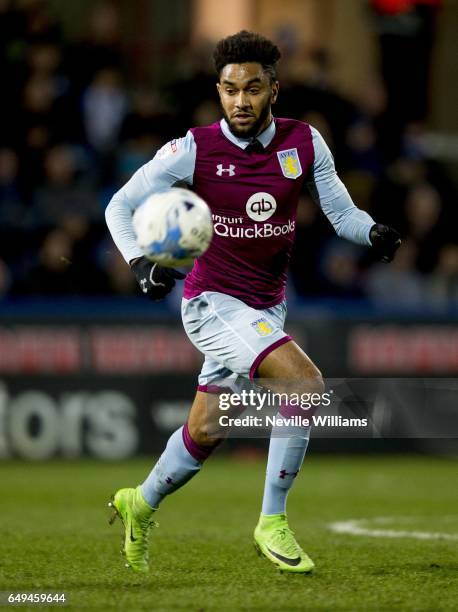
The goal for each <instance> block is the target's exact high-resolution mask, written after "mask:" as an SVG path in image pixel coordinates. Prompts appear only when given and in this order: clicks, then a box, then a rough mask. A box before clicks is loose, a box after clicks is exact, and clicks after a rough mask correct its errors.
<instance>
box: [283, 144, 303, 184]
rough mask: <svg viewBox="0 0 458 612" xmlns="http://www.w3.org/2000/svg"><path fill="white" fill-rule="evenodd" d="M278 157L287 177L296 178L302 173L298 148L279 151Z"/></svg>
mask: <svg viewBox="0 0 458 612" xmlns="http://www.w3.org/2000/svg"><path fill="white" fill-rule="evenodd" d="M277 157H278V161H279V162H280V166H281V171H282V172H283V175H284V176H286V178H290V179H296V178H297V177H298V176H300V175H301V174H302V166H301V161H300V159H299V155H298V153H297V149H296V148H294V149H286V150H285V151H277Z"/></svg>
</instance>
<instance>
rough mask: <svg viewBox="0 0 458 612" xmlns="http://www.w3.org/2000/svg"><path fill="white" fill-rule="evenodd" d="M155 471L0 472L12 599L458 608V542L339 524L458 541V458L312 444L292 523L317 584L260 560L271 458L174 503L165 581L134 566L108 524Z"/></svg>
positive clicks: (162, 561)
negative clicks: (349, 452) (255, 538)
mask: <svg viewBox="0 0 458 612" xmlns="http://www.w3.org/2000/svg"><path fill="white" fill-rule="evenodd" d="M150 464H151V462H150V461H149V460H135V461H129V462H125V463H122V464H118V463H110V464H106V463H105V464H103V463H96V462H93V461H77V462H52V463H45V464H25V463H20V462H7V463H0V482H1V491H2V496H1V506H0V508H1V510H0V517H1V529H2V538H1V556H0V590H2V591H8V592H10V591H13V592H24V591H33V592H52V593H56V592H58V593H59V592H62V591H65V592H66V593H67V594H68V601H69V604H68V607H69V608H70V609H75V610H81V609H85V608H93V609H94V608H98V609H101V610H111V609H113V610H115V609H116V610H127V611H133V612H135V611H137V610H164V611H165V610H167V611H169V610H195V611H213V610H214V611H220V610H259V611H265V610H275V611H280V610H281V611H287V610H307V611H308V610H310V611H314V610H325V611H335V610H349V611H352V612H353V611H357V610H361V611H369V610H374V611H377V612H378V611H383V610H390V611H393V610H415V611H423V610H431V611H434V612H436V611H439V610H457V609H458V586H457V575H458V555H457V549H458V541H457V540H456V539H455V540H453V539H442V540H441V539H424V540H421V539H413V538H411V537H391V538H388V537H370V536H357V535H351V534H346V533H341V534H336V533H333V532H332V531H331V530H330V529H329V526H328V525H329V523H331V522H334V521H346V520H350V519H351V520H357V519H372V523H371V521H370V520H368V521H367V522H366V523H365V525H366V527H369V528H371V527H372V528H373V529H381V528H387V529H389V530H391V531H396V530H400V531H403V532H409V533H410V532H411V531H417V532H418V531H420V532H422V533H424V532H427V533H450V534H453V535H455V536H456V534H458V486H457V485H458V478H457V475H458V464H457V462H456V461H453V460H451V459H437V458H431V457H409V456H406V457H403V456H396V457H393V456H388V457H384V456H377V457H343V456H332V457H329V456H327V457H319V456H313V448H312V452H311V454H310V456H309V457H308V458H307V459H306V462H305V464H304V467H303V469H302V472H301V474H300V476H299V477H298V479H297V481H296V483H295V486H294V488H293V490H292V492H291V494H290V500H289V519H290V525H291V526H292V527H293V529H294V530H295V532H296V535H297V537H298V540H299V541H300V542H301V543H302V545H303V547H304V549H305V550H306V551H307V552H308V553H309V555H310V556H311V557H312V558H313V559H314V561H315V563H316V566H317V570H316V573H315V574H314V575H312V576H301V575H299V576H294V575H285V574H279V573H277V571H276V570H275V568H274V566H272V565H271V564H270V563H269V562H268V561H266V560H263V559H259V558H258V557H257V555H256V554H255V551H254V548H253V544H252V531H253V528H254V526H255V524H256V521H257V517H258V513H259V507H260V499H261V493H262V485H263V479H264V462H261V461H255V462H242V461H240V460H229V459H225V458H224V457H220V458H218V457H216V458H214V459H213V460H212V459H210V460H209V461H208V462H207V465H206V466H205V467H204V469H203V470H202V472H201V474H199V475H198V476H197V477H196V478H195V479H194V480H193V481H192V482H191V483H189V484H188V485H187V486H185V487H184V488H183V489H181V490H180V491H178V492H177V493H175V494H174V495H173V496H171V497H170V498H168V499H166V500H165V502H164V503H163V505H162V507H161V509H160V511H159V512H158V513H157V515H156V517H157V520H158V521H159V523H160V527H159V529H156V530H154V531H153V538H152V545H151V556H152V571H151V573H150V574H149V575H148V576H141V575H140V576H139V575H137V574H133V573H131V571H129V570H126V569H124V567H123V558H122V557H121V555H120V554H119V549H120V539H121V524H120V523H118V524H116V523H115V525H114V526H113V527H111V528H110V527H109V526H108V523H107V519H108V510H107V508H106V505H107V500H108V498H109V495H110V494H111V493H112V492H114V491H115V490H116V489H117V488H119V487H121V486H126V485H127V486H130V485H135V484H137V483H138V482H140V481H141V480H142V479H143V477H144V475H145V474H146V472H147V471H148V469H149V467H150ZM379 517H385V522H383V521H382V523H380V521H379V520H378V519H379ZM375 518H376V519H377V520H376V521H374V520H373V519H375ZM377 521H378V522H377ZM387 521H388V522H387ZM23 609H24V608H23ZM28 609H36V607H35V608H33V607H29V608H28ZM41 609H43V607H41ZM54 609H55V608H54Z"/></svg>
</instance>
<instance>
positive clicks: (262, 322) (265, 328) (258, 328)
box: [250, 318, 274, 336]
mask: <svg viewBox="0 0 458 612" xmlns="http://www.w3.org/2000/svg"><path fill="white" fill-rule="evenodd" d="M250 325H251V327H252V328H253V329H254V331H255V332H256V333H257V334H259V335H260V336H268V335H269V334H271V333H272V332H273V331H274V330H273V327H272V325H271V324H270V323H269V321H267V319H264V318H261V319H256V321H253V322H252V323H251V324H250Z"/></svg>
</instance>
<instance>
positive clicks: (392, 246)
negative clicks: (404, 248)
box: [369, 223, 401, 263]
mask: <svg viewBox="0 0 458 612" xmlns="http://www.w3.org/2000/svg"><path fill="white" fill-rule="evenodd" d="M369 238H370V241H371V243H372V248H373V249H374V251H375V253H376V255H377V257H378V258H379V259H380V260H381V261H383V262H385V263H389V262H390V261H393V258H394V255H395V253H396V251H397V250H398V249H399V247H400V246H401V236H400V235H399V233H398V232H397V231H396V230H395V229H393V228H392V227H390V226H389V225H382V224H381V223H376V224H375V225H373V226H372V227H371V231H370V233H369Z"/></svg>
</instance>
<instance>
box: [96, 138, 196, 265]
mask: <svg viewBox="0 0 458 612" xmlns="http://www.w3.org/2000/svg"><path fill="white" fill-rule="evenodd" d="M195 164H196V143H195V140H194V136H193V135H192V133H191V132H188V133H187V134H186V136H185V137H184V138H178V139H176V140H171V141H170V142H168V143H167V144H165V145H164V146H163V147H162V148H161V149H159V151H158V152H157V153H156V155H155V156H154V157H153V159H152V160H151V161H149V162H148V163H147V164H145V165H143V166H142V167H141V168H139V170H137V172H135V174H134V175H133V176H132V178H131V179H130V180H129V181H128V182H127V183H126V184H125V185H124V187H122V188H121V189H120V190H119V191H117V192H116V193H115V194H114V196H113V197H112V199H111V200H110V202H109V204H108V206H107V208H106V210H105V219H106V222H107V225H108V229H109V230H110V233H111V236H112V237H113V240H114V242H115V244H116V246H117V247H118V249H119V250H120V251H121V254H122V256H123V257H124V259H125V260H126V262H129V261H131V260H132V259H135V258H136V257H141V256H142V255H143V253H142V251H141V249H140V248H139V247H138V245H137V241H136V239H135V233H134V230H133V227H132V215H133V213H134V211H135V209H136V208H137V207H138V206H139V205H140V204H141V203H142V202H143V201H144V200H145V198H146V197H148V196H149V195H151V194H153V193H160V192H162V191H167V190H168V189H170V188H171V187H173V185H175V184H176V183H178V182H179V181H182V182H185V183H187V184H188V185H192V182H193V176H194V168H195Z"/></svg>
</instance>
